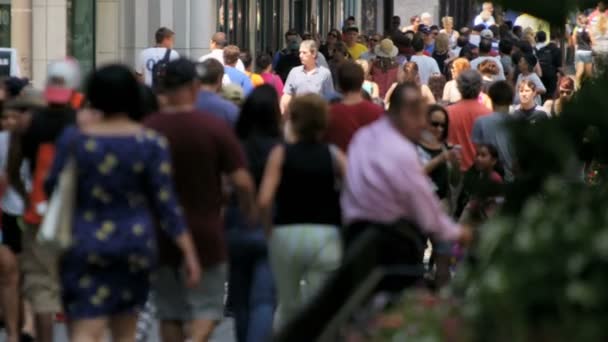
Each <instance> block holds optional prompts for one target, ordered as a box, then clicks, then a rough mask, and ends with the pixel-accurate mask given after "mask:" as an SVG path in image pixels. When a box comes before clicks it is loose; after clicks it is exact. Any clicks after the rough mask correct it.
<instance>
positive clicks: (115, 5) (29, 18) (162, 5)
mask: <svg viewBox="0 0 608 342" xmlns="http://www.w3.org/2000/svg"><path fill="white" fill-rule="evenodd" d="M441 1H443V0H441ZM439 2H440V0H424V1H423V0H0V47H2V46H4V47H8V46H12V47H14V48H16V49H17V51H18V53H19V56H20V57H19V62H20V69H21V70H22V74H23V75H24V76H28V77H31V78H32V80H33V81H34V83H35V84H37V85H41V82H43V81H44V78H45V75H46V68H47V65H48V64H49V62H51V61H53V60H57V59H61V58H64V57H65V56H73V57H75V58H76V59H78V60H79V61H80V63H81V65H82V67H83V69H84V70H85V71H88V70H91V69H93V68H94V67H95V66H96V65H100V64H103V63H107V62H114V61H120V62H123V63H126V64H128V65H131V66H135V64H136V59H137V56H138V53H139V51H141V50H142V49H144V48H146V47H149V46H151V45H153V43H154V32H155V31H156V29H157V28H159V27H161V26H166V27H170V28H172V29H173V30H174V31H175V32H176V34H177V35H176V46H175V48H176V50H178V52H179V53H180V54H181V55H185V56H190V57H191V58H198V57H199V56H201V55H203V54H205V53H207V52H208V49H209V40H210V37H211V35H212V34H213V33H214V32H215V31H223V32H226V33H227V35H228V37H229V40H230V42H231V43H235V44H237V45H239V46H240V47H242V48H246V49H249V50H250V51H253V52H262V51H276V50H279V49H281V48H282V47H283V45H284V40H283V34H284V32H285V31H287V30H288V29H289V28H295V29H296V30H298V31H300V32H305V31H307V32H310V33H311V34H313V35H317V34H319V35H320V36H325V34H326V33H327V32H328V31H329V30H330V29H332V28H338V29H341V28H342V26H343V25H342V23H343V22H344V19H345V18H347V17H348V16H351V15H352V16H355V18H356V21H357V23H358V25H359V26H360V28H361V32H362V33H371V32H380V33H382V32H384V31H385V30H386V29H387V28H388V27H387V25H388V24H389V23H390V18H391V16H392V15H393V14H396V15H399V16H401V18H402V23H403V24H404V25H405V24H406V23H407V21H408V19H409V17H410V16H411V15H414V14H420V13H422V12H429V13H431V14H433V15H434V16H435V17H436V18H437V19H436V21H438V17H439V15H440V10H439V7H440V6H439ZM9 13H10V15H9ZM441 14H443V13H441Z"/></svg>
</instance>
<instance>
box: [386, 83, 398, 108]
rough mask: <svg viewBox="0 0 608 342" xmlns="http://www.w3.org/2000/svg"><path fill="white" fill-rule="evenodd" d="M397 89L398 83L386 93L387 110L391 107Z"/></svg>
mask: <svg viewBox="0 0 608 342" xmlns="http://www.w3.org/2000/svg"><path fill="white" fill-rule="evenodd" d="M395 88H397V83H393V85H392V86H391V87H390V88H389V89H388V91H387V92H386V96H385V97H384V103H385V106H386V109H388V107H389V106H390V105H391V96H393V91H395Z"/></svg>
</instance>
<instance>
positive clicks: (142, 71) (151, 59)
mask: <svg viewBox="0 0 608 342" xmlns="http://www.w3.org/2000/svg"><path fill="white" fill-rule="evenodd" d="M154 37H155V41H156V45H155V46H154V47H151V48H147V49H145V50H143V51H142V52H141V53H140V55H139V59H138V62H137V67H136V68H135V72H136V73H137V76H138V77H139V78H140V79H141V80H142V81H143V82H144V83H145V84H146V85H148V86H152V83H153V82H152V80H153V75H152V69H154V65H156V63H159V62H161V61H163V60H165V62H167V63H168V62H169V61H172V60H175V59H178V58H179V53H177V51H175V50H173V45H174V44H175V32H173V31H171V30H170V29H168V28H166V27H161V28H159V29H158V30H157V31H156V34H155V35H154Z"/></svg>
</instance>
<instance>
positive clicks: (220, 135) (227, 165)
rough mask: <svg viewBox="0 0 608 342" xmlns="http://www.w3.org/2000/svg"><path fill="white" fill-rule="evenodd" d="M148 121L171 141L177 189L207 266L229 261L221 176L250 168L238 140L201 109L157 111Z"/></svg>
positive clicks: (172, 247)
mask: <svg viewBox="0 0 608 342" xmlns="http://www.w3.org/2000/svg"><path fill="white" fill-rule="evenodd" d="M145 124H146V126H148V127H150V128H153V129H155V130H156V131H158V132H160V133H161V134H163V135H165V136H166V137H167V139H168V140H169V148H170V151H171V157H172V161H173V169H174V172H173V180H174V182H175V189H176V192H177V196H178V199H179V203H180V204H181V206H182V207H183V211H184V217H185V218H186V222H187V225H188V228H189V229H190V232H191V234H192V237H193V240H194V244H195V246H196V249H197V252H198V256H199V258H200V260H201V263H202V265H203V266H213V265H217V264H219V263H223V262H225V261H226V259H227V251H226V243H225V240H224V232H223V229H224V223H223V219H222V214H221V209H222V205H223V192H222V175H223V174H230V173H233V172H235V171H236V170H239V169H243V168H245V157H244V153H243V150H242V148H241V145H240V143H239V141H238V139H237V138H236V136H235V134H234V133H233V131H232V129H230V127H229V126H228V125H226V124H225V123H224V122H223V121H222V120H221V119H218V118H216V117H214V116H213V115H212V114H209V113H205V112H200V111H194V112H184V113H175V114H162V113H161V114H157V115H152V116H150V117H149V118H148V119H147V120H146V122H145ZM167 244H169V242H167ZM161 245H162V243H161ZM159 247H164V248H166V249H172V250H173V252H172V253H169V254H168V255H171V254H174V253H179V251H178V250H177V249H176V247H174V246H159ZM178 255H179V254H178Z"/></svg>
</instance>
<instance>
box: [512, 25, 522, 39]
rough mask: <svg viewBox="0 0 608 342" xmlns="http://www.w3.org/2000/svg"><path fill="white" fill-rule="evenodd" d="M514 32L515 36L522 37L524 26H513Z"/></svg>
mask: <svg viewBox="0 0 608 342" xmlns="http://www.w3.org/2000/svg"><path fill="white" fill-rule="evenodd" d="M513 34H514V35H515V37H517V38H519V39H521V37H522V36H523V35H524V28H523V27H521V26H519V25H515V26H513Z"/></svg>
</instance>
